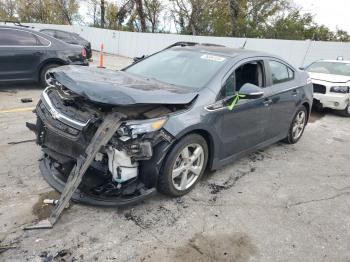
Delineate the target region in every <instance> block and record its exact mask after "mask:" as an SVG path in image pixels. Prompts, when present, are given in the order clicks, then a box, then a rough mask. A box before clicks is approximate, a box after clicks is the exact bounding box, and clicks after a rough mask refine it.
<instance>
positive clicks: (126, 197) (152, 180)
mask: <svg viewBox="0 0 350 262" xmlns="http://www.w3.org/2000/svg"><path fill="white" fill-rule="evenodd" d="M186 106H187V105H161V104H157V105H147V104H146V105H134V106H111V105H106V104H102V103H98V102H94V101H90V100H89V99H87V98H85V97H83V96H81V95H77V94H75V93H74V92H72V91H71V90H69V89H67V88H66V87H64V86H63V85H62V84H60V83H59V82H57V81H56V82H55V84H54V85H52V86H49V87H48V88H46V89H45V91H44V92H43V94H42V97H41V100H40V101H39V103H38V105H37V107H36V110H35V113H36V114H37V116H38V118H37V123H36V124H35V125H33V124H27V125H28V127H29V128H30V129H31V130H33V131H35V133H36V134H37V143H38V145H40V146H41V147H42V150H43V153H44V157H43V159H42V160H41V165H40V169H41V172H42V174H43V176H44V178H45V179H46V181H47V182H48V183H49V184H50V185H51V186H53V187H54V188H56V189H57V190H58V191H60V192H62V190H63V188H64V185H65V183H66V182H67V179H68V177H69V174H70V172H71V171H72V169H73V168H74V166H75V164H76V162H77V159H78V158H79V157H80V156H82V155H84V154H85V153H84V152H85V150H86V148H87V146H88V145H89V143H90V141H91V139H92V137H93V136H94V134H95V132H96V130H97V129H98V128H99V125H100V124H101V122H102V121H103V119H104V118H105V117H106V116H107V115H108V114H111V113H112V112H118V113H119V114H121V115H122V116H123V119H122V120H121V124H120V127H119V128H118V130H117V131H116V132H115V134H114V135H113V137H112V138H111V139H110V141H109V142H108V143H107V144H106V146H104V147H103V148H101V150H100V151H99V152H98V153H97V154H96V156H95V157H94V160H93V161H92V163H91V165H90V167H89V169H88V170H87V171H86V173H85V175H84V177H83V179H82V181H81V184H80V185H79V188H78V190H77V192H75V193H74V195H73V197H72V199H73V200H76V201H80V202H84V203H88V204H95V205H104V206H114V205H121V204H128V203H130V202H134V200H138V199H141V198H142V199H143V196H144V195H148V194H150V193H152V192H153V191H154V189H155V186H156V184H157V177H158V175H159V172H160V170H161V167H162V165H161V164H162V161H163V159H164V157H165V156H166V152H167V151H168V149H169V148H170V146H171V145H172V143H173V142H174V138H173V137H172V136H171V135H170V134H169V133H167V132H166V131H165V130H164V129H162V127H163V125H164V124H165V123H166V121H167V117H168V115H169V114H172V113H173V112H175V111H178V110H183V109H186ZM151 191H152V192H151Z"/></svg>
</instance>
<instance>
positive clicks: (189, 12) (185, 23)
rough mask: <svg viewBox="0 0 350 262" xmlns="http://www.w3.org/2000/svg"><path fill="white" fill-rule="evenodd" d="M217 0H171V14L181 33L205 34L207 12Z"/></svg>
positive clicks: (207, 22) (206, 29)
mask: <svg viewBox="0 0 350 262" xmlns="http://www.w3.org/2000/svg"><path fill="white" fill-rule="evenodd" d="M217 1H218V0H214V1H210V0H171V2H172V10H171V11H172V15H173V18H174V21H175V23H176V24H177V26H179V27H180V33H182V34H191V35H198V34H206V33H207V32H208V25H209V23H210V21H209V20H208V16H209V12H210V10H212V9H213V7H214V6H215V4H216V3H217Z"/></svg>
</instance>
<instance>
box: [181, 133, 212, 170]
mask: <svg viewBox="0 0 350 262" xmlns="http://www.w3.org/2000/svg"><path fill="white" fill-rule="evenodd" d="M191 134H198V135H200V136H202V137H203V138H204V139H205V141H206V142H207V145H208V163H207V166H206V168H207V169H211V168H212V165H213V160H214V152H215V144H214V138H213V135H212V134H211V133H210V132H209V131H208V130H205V129H200V128H198V129H192V130H188V131H187V132H184V133H182V134H181V136H179V137H178V138H177V140H178V141H179V140H181V139H182V138H183V137H185V136H187V135H191Z"/></svg>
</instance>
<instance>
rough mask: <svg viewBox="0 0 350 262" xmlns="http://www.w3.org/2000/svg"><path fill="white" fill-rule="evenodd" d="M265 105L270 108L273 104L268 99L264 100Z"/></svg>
mask: <svg viewBox="0 0 350 262" xmlns="http://www.w3.org/2000/svg"><path fill="white" fill-rule="evenodd" d="M263 104H264V106H269V105H271V104H272V100H271V99H269V98H267V99H265V100H264V102H263Z"/></svg>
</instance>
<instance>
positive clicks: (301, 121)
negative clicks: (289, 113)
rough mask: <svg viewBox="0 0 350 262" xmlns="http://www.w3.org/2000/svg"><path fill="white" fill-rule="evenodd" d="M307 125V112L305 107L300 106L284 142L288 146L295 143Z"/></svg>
mask: <svg viewBox="0 0 350 262" xmlns="http://www.w3.org/2000/svg"><path fill="white" fill-rule="evenodd" d="M306 124H307V110H306V108H305V106H301V107H300V108H299V109H298V111H297V112H296V114H295V116H294V118H293V121H292V123H291V125H290V128H289V131H288V136H287V137H286V139H285V140H284V141H285V142H286V143H288V144H295V143H297V142H298V141H299V140H300V138H301V136H302V135H303V133H304V130H305V126H306Z"/></svg>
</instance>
